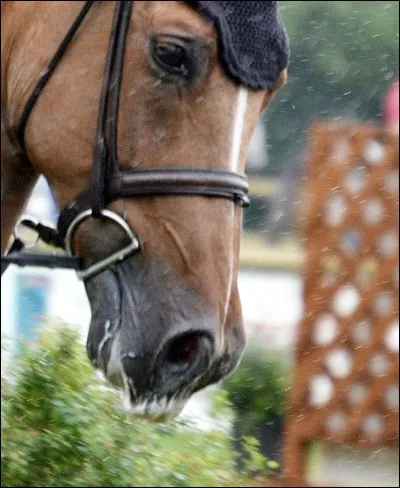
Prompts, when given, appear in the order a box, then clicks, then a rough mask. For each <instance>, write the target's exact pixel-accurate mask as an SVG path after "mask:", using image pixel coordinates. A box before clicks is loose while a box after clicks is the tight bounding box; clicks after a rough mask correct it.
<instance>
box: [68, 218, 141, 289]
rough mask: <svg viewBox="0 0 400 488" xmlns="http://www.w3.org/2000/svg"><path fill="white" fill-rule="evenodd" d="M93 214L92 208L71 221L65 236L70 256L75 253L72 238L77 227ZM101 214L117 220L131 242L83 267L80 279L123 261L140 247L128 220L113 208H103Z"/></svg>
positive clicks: (90, 276) (80, 271) (87, 277)
mask: <svg viewBox="0 0 400 488" xmlns="http://www.w3.org/2000/svg"><path fill="white" fill-rule="evenodd" d="M91 216H92V210H91V209H88V210H84V211H83V212H81V213H80V214H79V215H77V216H76V217H75V219H74V220H73V221H72V222H71V225H70V226H69V228H68V231H67V234H66V236H65V249H66V251H67V253H68V254H69V255H70V256H73V255H74V252H73V246H72V240H73V237H74V234H75V231H76V229H77V227H78V226H79V225H80V224H81V223H83V222H84V221H85V220H87V219H89V218H90V217H91ZM101 216H102V217H105V218H107V219H109V220H112V221H113V222H116V223H117V224H118V225H119V226H120V227H122V229H123V230H124V231H125V233H126V235H127V236H128V237H129V240H130V243H129V244H128V245H127V246H125V247H123V248H122V249H120V250H119V251H116V252H114V253H113V254H111V255H110V256H108V257H106V258H104V259H102V260H101V261H99V262H97V263H95V264H92V265H91V266H89V267H88V268H86V269H82V270H79V271H77V275H78V278H79V279H80V280H87V279H89V278H92V277H93V276H95V275H96V274H98V273H100V272H101V271H104V270H105V269H107V268H109V267H111V266H113V265H114V264H115V263H118V262H120V261H123V260H124V259H126V258H127V257H128V256H130V255H132V254H134V253H135V252H137V251H138V250H139V248H140V245H139V241H138V239H137V237H136V236H135V234H134V233H133V232H132V229H131V228H130V227H129V225H128V224H127V222H126V221H125V220H124V219H123V218H122V217H120V216H119V215H118V214H116V213H115V212H113V211H111V210H106V209H105V210H102V211H101Z"/></svg>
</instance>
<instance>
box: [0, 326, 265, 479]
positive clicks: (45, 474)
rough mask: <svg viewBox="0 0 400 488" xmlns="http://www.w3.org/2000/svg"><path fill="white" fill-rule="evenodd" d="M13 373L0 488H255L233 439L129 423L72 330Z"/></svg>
mask: <svg viewBox="0 0 400 488" xmlns="http://www.w3.org/2000/svg"><path fill="white" fill-rule="evenodd" d="M12 369H13V371H14V374H13V376H12V381H11V382H10V385H8V384H7V383H6V382H5V380H4V378H2V389H1V402H2V436H1V486H10V487H11V486H30V487H36V486H41V487H46V486H59V487H62V486H74V487H79V486H127V487H128V486H250V484H249V483H250V481H249V479H246V478H245V477H241V476H238V475H237V473H236V472H235V470H234V460H233V453H232V448H231V444H230V436H229V434H228V433H226V432H224V431H219V430H218V431H213V432H202V431H199V430H194V429H192V428H190V425H189V424H187V423H184V422H182V421H179V420H175V421H173V422H172V423H170V424H164V425H157V424H151V423H148V422H140V421H138V420H137V419H129V418H127V416H126V413H125V411H124V410H123V408H122V406H121V402H120V399H119V397H118V395H116V394H115V392H113V391H110V390H109V389H107V388H106V387H105V386H104V383H103V382H102V380H100V379H99V378H98V377H97V376H96V373H95V372H94V370H93V368H92V366H91V365H90V364H89V362H88V360H87V358H86V355H85V351H84V347H82V344H81V342H80V340H79V335H78V333H77V331H75V330H74V329H72V328H70V327H68V326H66V325H64V324H59V325H57V326H54V325H53V326H52V327H46V328H43V330H42V331H41V333H40V336H39V340H38V341H37V343H35V344H31V345H29V347H25V348H23V350H22V353H20V354H19V355H18V357H17V358H16V359H15V360H14V363H13V367H12ZM220 411H221V410H220ZM252 449H253V451H254V452H255V453H256V451H257V450H256V449H255V448H252Z"/></svg>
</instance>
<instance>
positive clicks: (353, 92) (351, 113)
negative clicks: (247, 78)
mask: <svg viewBox="0 0 400 488" xmlns="http://www.w3.org/2000/svg"><path fill="white" fill-rule="evenodd" d="M280 5H281V13H282V17H283V20H284V23H285V26H286V30H287V32H288V35H289V38H290V40H291V43H290V46H291V55H290V65H289V70H288V83H287V85H286V86H285V87H284V88H283V89H282V90H281V91H280V92H279V93H278V95H277V97H276V98H275V100H274V101H273V103H272V104H271V106H270V107H269V108H268V109H267V111H266V112H265V113H264V114H263V116H262V118H261V120H260V121H259V124H258V126H257V129H256V132H255V134H254V137H253V140H252V143H251V147H250V150H249V154H248V164H247V173H248V176H249V179H250V192H251V197H252V205H251V207H250V208H249V209H246V210H245V212H244V232H243V238H242V249H241V268H240V275H239V287H240V292H241V298H242V305H243V314H244V319H245V327H246V330H247V334H248V337H249V340H250V341H251V338H253V337H256V338H257V342H258V344H261V345H263V346H264V347H265V349H266V350H268V349H270V350H274V351H276V350H278V351H282V353H284V354H287V355H288V356H289V358H290V359H289V361H291V360H293V354H294V351H295V346H296V337H297V336H296V333H297V331H298V327H299V323H300V321H301V319H302V313H303V307H304V303H303V277H302V269H303V265H304V259H305V254H304V252H305V247H304V234H303V226H304V214H303V212H304V208H303V201H302V198H301V193H302V189H303V184H304V182H305V179H306V166H305V164H306V160H307V150H308V136H309V130H310V126H311V125H312V124H314V123H316V122H320V121H322V120H323V121H334V122H341V121H343V122H344V121H357V122H360V123H364V122H365V123H370V122H372V123H376V124H382V125H385V126H386V127H389V128H391V130H393V132H395V133H398V121H399V108H398V107H399V105H398V103H399V102H398V76H399V75H398V73H399V17H398V14H399V3H398V2H397V1H368V2H367V1H362V2H361V1H332V2H331V1H322V2H321V1H318V2H317V1H308V2H294V1H281V2H280ZM26 213H27V214H29V215H33V216H35V217H37V218H39V219H40V220H41V221H44V222H49V223H52V224H53V225H54V224H55V223H56V221H57V217H58V208H57V205H56V204H55V203H54V201H53V199H52V196H51V193H50V192H49V189H48V187H47V184H46V181H45V180H44V179H43V178H41V179H40V180H39V182H38V184H37V185H36V187H35V189H34V192H33V194H32V197H31V199H30V201H29V203H28V205H27V209H26ZM1 303H2V306H1V323H2V334H3V336H4V335H5V336H7V337H8V338H9V339H10V340H11V342H12V343H14V342H15V340H16V339H17V338H20V337H24V338H32V337H34V332H33V331H34V328H35V325H36V324H40V323H41V320H42V317H43V316H50V317H59V318H61V319H63V320H64V321H66V322H67V323H69V324H73V325H75V326H77V328H78V329H79V330H80V331H81V332H82V337H85V335H86V332H87V327H88V322H89V320H90V309H89V304H88V301H87V299H86V296H85V292H84V288H83V285H82V284H81V283H80V282H79V281H78V280H77V278H76V277H75V275H74V273H73V272H70V271H60V270H57V271H48V270H45V269H38V268H30V269H22V268H21V269H18V268H16V267H14V266H10V268H9V270H8V271H7V273H6V274H5V276H4V277H3V278H2V287H1ZM397 340H398V322H397ZM266 354H267V353H266ZM4 357H5V358H7V356H4ZM2 367H3V359H2ZM215 390H216V387H214V388H211V389H209V390H207V391H205V392H202V393H199V394H198V395H197V396H195V397H194V398H193V400H192V401H191V402H190V403H189V405H188V406H187V407H186V409H185V410H184V412H183V414H182V415H183V417H185V416H187V417H189V418H191V419H192V420H193V421H194V422H195V423H196V424H197V426H198V427H200V428H203V429H210V428H212V427H213V425H214V424H213V418H212V417H210V414H209V395H210V394H211V393H212V392H214V391H215ZM210 391H211V393H210ZM218 425H219V427H218V428H220V427H221V424H218ZM224 428H229V427H228V426H225V427H224ZM340 456H341V454H337V458H332V460H331V466H334V465H335V464H334V460H335V459H340ZM385 456H386V458H385V460H384V461H382V460H379V463H381V464H380V465H379V466H380V467H379V468H376V469H377V470H383V471H385V472H386V474H387V480H386V478H385V479H384V478H382V476H381V477H380V478H379V477H378V478H379V480H380V481H378V483H379V482H382V483H383V484H384V483H386V485H385V484H384V486H396V484H393V483H396V482H397V486H398V473H397V474H396V473H395V471H393V469H398V462H397V468H396V463H395V461H394V459H391V458H390V455H386V454H385ZM368 459H370V458H368ZM322 462H323V461H321V463H322ZM352 462H353V466H354V465H355V464H357V463H361V465H362V466H365V462H366V461H365V460H364V461H357V460H354V461H352ZM385 462H386V463H388V464H385ZM354 463H355V464H354ZM382 463H383V464H382ZM326 469H329V468H326ZM335 470H336V468H335ZM361 471H362V470H361ZM358 472H360V470H359V471H358ZM365 473H366V476H371V473H370V472H369V471H368V473H367V471H365ZM335 474H336V473H334V474H333V476H334V475H335ZM344 476H345V475H344ZM354 486H363V485H361V484H359V485H354ZM365 486H375V485H373V484H371V485H367V484H365ZM376 486H378V485H376Z"/></svg>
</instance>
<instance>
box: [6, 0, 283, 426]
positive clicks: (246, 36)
mask: <svg viewBox="0 0 400 488" xmlns="http://www.w3.org/2000/svg"><path fill="white" fill-rule="evenodd" d="M116 3H120V4H123V3H131V2H94V5H93V7H92V9H91V11H90V12H89V14H88V15H87V16H86V18H85V19H84V21H83V22H82V25H81V26H80V28H79V31H78V32H77V34H76V36H75V37H74V39H73V41H72V42H71V43H70V45H69V47H68V50H67V51H66V52H65V54H64V55H63V59H62V60H61V62H60V63H59V64H58V66H57V69H55V70H54V72H53V73H52V75H51V78H50V79H49V81H48V83H47V85H46V87H45V88H44V89H43V92H42V93H41V94H40V97H38V99H37V101H36V103H35V107H34V109H33V110H32V112H31V113H30V116H29V120H28V121H27V123H26V127H25V128H24V141H23V144H24V147H25V151H24V152H23V151H22V150H21V148H20V145H18V143H17V142H15V141H16V140H17V137H16V132H17V129H18V127H17V126H18V122H19V120H20V117H21V114H22V112H23V110H24V107H25V105H26V102H27V100H28V98H29V95H30V94H31V92H32V90H34V87H35V85H36V83H37V81H38V78H39V76H40V73H43V70H45V69H46V67H47V65H48V63H49V59H51V57H52V56H53V54H54V52H55V51H56V50H57V48H58V46H59V45H60V42H61V41H62V38H63V36H64V35H65V32H66V31H67V29H68V27H69V26H70V25H71V24H72V23H73V22H74V19H75V18H76V15H77V13H78V10H79V6H80V4H81V2H2V9H3V12H2V34H1V36H2V139H4V142H5V143H6V144H7V145H8V149H7V147H6V148H5V149H4V153H3V154H2V175H4V177H5V180H4V184H3V181H2V215H3V213H4V211H5V212H6V213H7V215H8V216H7V218H6V219H5V221H4V222H3V217H2V238H3V239H5V238H8V235H9V234H10V229H11V228H12V225H14V224H15V221H16V219H17V217H18V214H19V212H20V211H21V209H22V205H23V203H24V202H25V201H26V198H27V196H28V195H29V191H30V189H31V188H32V184H33V182H34V181H35V179H36V177H37V175H38V174H43V175H45V177H46V178H47V181H48V183H49V185H50V188H51V189H52V191H53V193H54V195H55V198H56V200H57V202H58V204H59V206H60V208H66V207H68V205H69V204H70V202H71V201H74V200H75V199H76V197H77V195H79V194H81V193H82V192H83V191H84V190H85V189H87V188H88V187H91V186H90V185H91V182H92V179H93V144H94V141H95V139H96V138H95V135H96V134H98V133H97V132H96V131H97V125H98V122H97V121H98V120H99V118H98V111H99V98H100V96H101V95H100V92H101V89H102V81H103V77H104V72H105V71H104V70H105V59H106V54H107V52H108V49H109V41H110V32H111V26H112V19H113V12H114V9H115V8H116V7H115V4H116ZM132 3H133V9H132V11H129V24H128V27H127V32H126V39H125V43H124V54H123V70H122V78H121V85H120V89H119V93H118V96H119V110H118V112H117V121H116V122H117V128H118V130H117V131H116V147H117V148H118V164H119V166H120V168H121V169H122V170H127V171H130V174H132V175H134V171H135V170H137V171H142V170H144V171H147V170H151V171H152V170H157V169H161V168H176V167H180V168H184V169H185V170H190V169H196V170H201V171H202V173H201V174H204V172H205V171H207V172H208V171H210V172H212V171H220V172H226V173H227V174H228V173H234V174H242V173H244V171H245V162H246V153H247V150H248V147H249V143H250V140H251V137H252V134H253V131H254V129H255V126H256V123H257V120H258V118H259V116H260V114H261V112H262V111H263V110H264V108H265V107H266V106H267V105H268V103H269V102H270V101H271V100H272V98H273V97H274V95H275V93H276V92H277V90H278V89H279V88H280V87H281V85H282V84H283V83H284V81H285V78H286V62H287V52H286V50H287V46H286V38H285V34H284V29H283V26H282V24H281V20H280V17H279V12H278V10H277V6H276V2H179V1H171V2H170V1H168V2H161V1H151V2H149V1H137V2H132ZM3 4H5V5H4V7H3ZM252 9H253V10H252ZM264 41H265V44H261V45H259V44H257V43H258V42H264ZM258 61H260V62H258ZM115 70H116V68H114V71H115ZM114 71H113V70H111V71H110V73H111V78H110V85H111V88H110V87H108V88H109V89H112V84H113V83H115V80H114V79H113V73H114ZM109 117H114V122H115V118H116V113H113V112H112V113H111V115H110V116H109ZM3 121H4V123H3ZM96 142H99V141H98V140H97V141H95V143H96ZM100 142H101V141H100ZM7 150H8V153H7ZM195 176H196V175H195ZM133 177H134V176H132V178H133ZM2 180H3V178H2ZM105 180H107V174H106V175H105ZM96 181H97V183H98V181H99V180H98V179H97V180H96ZM177 185H179V181H178V182H177ZM159 186H160V185H159ZM161 186H162V184H161ZM91 188H92V189H93V186H92V187H91ZM166 193H168V192H166ZM200 193H201V192H197V193H196V194H195V195H193V194H190V192H188V194H185V193H184V192H183V193H182V194H176V193H172V194H165V195H164V194H156V195H153V194H143V195H141V196H140V198H132V197H129V196H127V197H123V196H121V195H119V197H118V198H115V199H112V201H111V200H110V202H109V203H107V202H106V204H107V205H106V206H107V209H108V210H109V211H110V212H113V215H118V216H120V218H121V219H123V221H124V222H125V223H126V225H127V227H128V228H129V229H131V230H132V233H133V234H134V235H135V236H136V237H137V240H138V243H139V246H140V250H139V252H136V253H134V254H131V255H129V256H127V257H125V259H123V260H121V261H118V262H115V263H113V264H112V265H110V266H108V267H107V268H105V269H102V270H101V272H97V273H95V274H93V275H92V276H90V277H87V278H86V279H85V281H84V284H85V287H86V291H87V296H88V299H89V302H90V306H91V312H92V317H91V323H90V329H89V334H88V338H87V352H88V355H89V358H90V360H91V361H92V363H93V365H94V366H95V367H96V368H99V369H100V370H101V371H102V372H103V373H104V375H105V377H106V378H107V379H108V381H109V382H110V383H111V384H112V385H115V386H116V387H118V388H121V390H122V391H123V392H124V398H125V403H126V405H127V407H128V408H129V409H130V410H131V411H132V412H133V413H135V414H137V415H145V416H148V417H152V418H155V419H158V420H161V419H163V418H167V417H170V416H174V415H176V414H177V413H178V412H179V411H180V410H181V409H182V407H183V406H184V404H185V403H186V401H187V400H188V399H189V397H190V396H191V395H192V393H193V392H195V391H197V390H199V389H201V388H203V387H205V386H207V385H209V384H211V383H215V382H217V381H219V380H220V379H221V378H223V377H224V376H226V375H228V374H229V373H231V372H232V371H233V370H234V368H235V367H236V365H237V364H238V362H239V360H240V358H241V355H242V353H243V349H244V345H245V335H244V328H243V320H242V314H241V305H240V297H239V293H238V286H237V275H238V262H239V248H240V235H241V222H242V209H241V207H240V205H235V204H234V203H235V202H232V199H229V198H217V197H216V198H213V195H210V194H209V193H210V192H208V193H207V192H206V193H207V194H205V195H201V194H200ZM92 196H93V195H92ZM10 202H12V203H10ZM3 235H4V236H5V237H3ZM71 239H72V247H73V250H74V253H76V254H77V255H79V256H80V258H81V259H82V261H83V263H84V266H85V267H86V268H87V267H90V266H93V264H95V263H97V262H99V261H102V260H104V259H105V258H106V257H107V256H110V255H111V254H113V253H115V252H118V250H119V249H121V248H123V247H124V246H125V245H126V239H127V233H126V231H125V230H124V228H123V226H122V227H121V225H117V224H116V222H115V221H114V220H113V219H106V218H87V219H85V220H83V221H82V222H81V223H80V225H79V226H77V228H76V230H75V231H74V233H73V236H72V237H71ZM5 245H6V241H4V240H3V242H2V246H3V247H2V251H4V250H5Z"/></svg>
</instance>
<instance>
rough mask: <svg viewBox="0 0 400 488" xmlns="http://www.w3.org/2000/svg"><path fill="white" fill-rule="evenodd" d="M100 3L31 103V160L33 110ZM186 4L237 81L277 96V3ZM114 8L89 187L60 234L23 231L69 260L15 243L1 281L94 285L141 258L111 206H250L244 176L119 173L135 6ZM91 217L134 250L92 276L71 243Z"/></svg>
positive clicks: (282, 52) (97, 267)
mask: <svg viewBox="0 0 400 488" xmlns="http://www.w3.org/2000/svg"><path fill="white" fill-rule="evenodd" d="M94 3H96V2H93V1H88V2H85V3H84V5H83V7H82V9H81V11H80V13H79V15H78V16H77V18H76V20H75V21H74V23H73V24H72V25H71V27H70V29H69V31H68V32H67V35H66V37H65V38H64V40H63V41H62V43H61V44H60V46H59V48H58V50H57V52H56V53H55V55H54V57H53V58H52V59H51V61H50V63H49V65H48V67H47V70H45V71H44V74H43V75H42V77H41V78H40V79H39V82H38V83H37V85H36V88H35V90H34V91H33V93H32V94H31V96H30V98H29V99H28V102H27V103H26V106H25V109H24V111H23V113H22V116H21V119H20V122H19V127H18V131H17V135H18V139H19V143H20V146H21V149H22V150H23V152H24V153H25V156H26V157H27V155H26V151H25V140H24V134H25V128H26V125H27V122H28V119H29V116H30V114H31V112H32V109H33V108H34V105H35V103H36V101H37V99H38V97H39V96H40V94H41V93H42V91H43V89H44V88H45V86H46V84H47V82H48V81H49V79H50V77H51V75H52V73H53V72H54V70H55V69H56V67H57V65H58V63H59V62H60V61H61V59H62V58H63V55H64V53H65V51H66V50H67V49H68V46H69V45H70V43H71V41H72V39H73V37H74V36H75V34H76V32H77V30H78V29H79V26H80V25H81V23H82V21H83V19H84V18H85V17H86V15H87V14H88V12H89V11H90V9H91V7H92V6H93V4H94ZM186 3H187V4H189V5H190V6H191V7H193V8H194V9H195V10H196V11H198V12H199V14H200V15H202V16H203V17H204V18H206V19H207V20H208V21H209V22H211V23H212V24H213V25H214V26H215V28H216V30H217V34H218V41H219V54H220V57H221V62H222V64H223V67H224V69H225V71H226V74H227V75H228V76H229V77H230V78H231V79H233V80H234V81H235V82H237V83H238V84H242V85H244V86H246V87H247V88H249V89H271V88H272V87H273V86H274V84H275V83H276V82H277V81H278V79H279V76H280V73H281V72H282V70H283V69H285V68H286V66H287V62H288V43H287V38H286V35H285V30H284V27H283V24H282V21H281V17H280V14H279V11H278V6H277V2H276V1H243V2H240V1H222V2H216V1H207V2H202V1H198V2H197V1H187V2H186ZM115 4H116V6H115V13H114V18H113V23H112V27H111V35H110V43H109V50H108V53H107V54H106V63H105V72H104V79H103V85H102V90H101V95H100V106H99V114H98V121H97V129H96V136H95V140H94V149H93V163H92V180H91V184H90V187H89V188H88V189H87V190H85V191H84V192H82V193H81V194H79V195H78V196H77V197H76V198H75V200H74V201H73V202H71V203H70V204H69V205H68V206H67V207H66V208H64V209H63V210H62V212H61V215H60V218H59V221H58V228H57V230H56V229H51V228H49V227H46V226H44V225H42V224H40V223H35V222H33V221H32V220H30V219H23V220H22V221H21V222H20V224H19V225H23V226H25V227H28V228H30V229H33V230H35V231H36V232H37V235H38V238H40V239H41V240H43V241H44V242H46V243H48V244H51V245H53V246H55V247H58V248H62V249H65V250H66V251H67V254H68V255H67V256H60V255H48V254H31V253H21V252H19V251H21V250H22V249H23V248H24V243H23V242H22V240H21V239H19V238H18V237H17V236H16V238H15V240H14V242H13V244H12V246H11V248H10V249H9V251H8V253H7V255H6V256H2V258H1V261H2V266H1V273H2V274H3V272H4V271H5V269H6V268H7V266H8V264H10V263H14V264H18V265H20V266H24V265H31V266H45V267H50V268H54V267H58V268H71V269H76V270H77V271H78V276H79V277H80V278H82V279H87V278H89V277H91V276H93V275H95V274H96V273H98V272H100V271H102V270H104V269H106V268H108V267H110V266H112V265H113V264H114V263H115V262H117V261H120V260H123V259H125V258H126V257H127V256H129V255H131V254H133V253H134V252H137V251H138V250H139V248H140V246H139V242H138V240H137V238H136V236H135V234H134V232H133V231H132V229H130V227H129V226H128V224H127V222H126V221H125V220H124V219H123V218H122V217H121V216H119V215H118V214H116V213H115V212H112V211H110V210H107V209H106V206H107V204H109V203H111V202H112V201H114V200H116V199H118V198H133V197H140V196H150V195H165V196H166V195H197V196H207V197H214V198H228V199H230V200H232V201H233V202H234V203H235V204H238V205H241V206H245V205H248V183H247V179H246V176H245V175H244V174H239V173H234V172H232V171H222V170H214V169H198V168H177V167H173V168H157V169H140V168H135V169H131V170H122V169H121V168H120V164H119V160H118V151H117V147H116V141H117V137H116V134H117V123H118V107H119V95H120V84H121V77H122V69H123V60H124V50H125V41H126V36H127V32H128V28H129V23H130V18H131V12H132V8H133V4H134V2H131V1H125V0H124V1H117V2H115ZM90 217H93V218H108V219H111V220H113V221H114V222H116V223H117V224H119V225H120V226H121V227H122V228H123V229H124V231H125V232H126V234H127V236H128V237H129V240H130V244H129V245H128V246H127V247H125V248H123V249H121V250H119V251H118V252H116V253H114V254H112V255H111V256H109V257H107V258H105V259H103V260H102V261H100V262H98V263H96V264H94V265H92V266H90V268H88V269H82V262H81V259H80V257H79V256H77V255H76V254H75V253H74V252H73V249H72V240H73V235H74V231H75V230H76V228H77V227H78V226H79V224H80V223H82V222H83V221H84V220H86V219H87V218H90Z"/></svg>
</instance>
